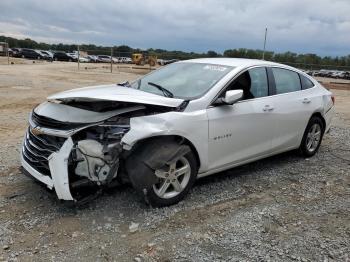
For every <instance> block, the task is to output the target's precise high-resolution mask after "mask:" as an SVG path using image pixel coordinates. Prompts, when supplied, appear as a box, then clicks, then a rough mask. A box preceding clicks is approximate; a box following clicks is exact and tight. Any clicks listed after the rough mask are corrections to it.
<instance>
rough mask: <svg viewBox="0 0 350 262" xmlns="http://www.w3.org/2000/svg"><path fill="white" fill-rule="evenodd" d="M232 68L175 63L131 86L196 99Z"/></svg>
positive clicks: (156, 92)
mask: <svg viewBox="0 0 350 262" xmlns="http://www.w3.org/2000/svg"><path fill="white" fill-rule="evenodd" d="M232 69H233V67H231V66H223V65H213V64H203V63H175V64H170V65H168V66H165V67H163V68H161V69H159V70H156V71H154V72H153V73H151V74H148V75H146V76H144V77H142V78H140V79H138V80H137V81H135V82H133V83H131V87H132V88H135V89H140V90H142V91H145V92H149V93H154V94H157V95H164V96H168V97H175V98H183V99H194V98H197V97H200V96H202V95H204V94H205V93H206V92H207V91H208V90H209V89H210V88H212V87H213V86H214V85H215V84H216V83H217V82H218V81H219V80H220V79H221V78H222V77H224V76H225V75H226V74H227V73H228V72H230V71H231V70H232ZM166 94H168V95H166ZM169 94H172V96H170V95H169Z"/></svg>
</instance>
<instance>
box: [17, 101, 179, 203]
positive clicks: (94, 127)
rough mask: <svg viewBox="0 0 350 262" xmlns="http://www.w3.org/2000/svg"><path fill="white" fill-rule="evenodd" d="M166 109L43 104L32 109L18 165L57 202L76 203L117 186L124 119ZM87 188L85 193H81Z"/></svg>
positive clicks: (122, 155) (89, 103) (112, 104)
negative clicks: (71, 201)
mask: <svg viewBox="0 0 350 262" xmlns="http://www.w3.org/2000/svg"><path fill="white" fill-rule="evenodd" d="M166 110H172V109H171V108H170V107H168V108H166V109H165V107H163V106H157V105H142V104H135V103H126V102H116V101H74V100H67V101H64V102H63V101H49V102H45V103H43V104H41V105H39V106H38V107H37V108H35V109H34V110H33V112H32V113H31V115H30V119H29V124H30V125H29V128H28V130H27V133H26V135H25V139H24V142H23V147H22V166H23V168H24V171H25V173H29V174H30V175H31V176H33V177H34V178H36V179H37V180H39V181H41V182H43V183H44V184H46V185H47V187H48V188H50V189H54V190H55V192H56V194H57V196H58V198H59V199H62V200H74V201H80V200H82V199H84V198H85V197H87V196H90V195H91V192H98V191H99V190H101V188H103V187H110V186H111V185H114V184H117V183H118V182H119V181H120V180H121V179H123V177H124V178H125V177H126V176H123V172H124V160H125V155H127V152H124V151H125V150H123V145H122V142H121V140H122V138H123V136H124V135H125V134H126V133H127V132H128V131H129V130H130V118H133V117H139V116H144V115H148V114H155V113H159V112H164V111H166ZM86 189H87V190H86Z"/></svg>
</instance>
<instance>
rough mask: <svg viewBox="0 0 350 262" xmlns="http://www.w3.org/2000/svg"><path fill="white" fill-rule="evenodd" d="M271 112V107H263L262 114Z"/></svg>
mask: <svg viewBox="0 0 350 262" xmlns="http://www.w3.org/2000/svg"><path fill="white" fill-rule="evenodd" d="M272 110H273V107H272V106H270V105H265V107H264V108H263V111H264V112H271V111H272Z"/></svg>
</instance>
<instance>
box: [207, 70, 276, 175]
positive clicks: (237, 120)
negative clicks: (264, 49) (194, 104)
mask: <svg viewBox="0 0 350 262" xmlns="http://www.w3.org/2000/svg"><path fill="white" fill-rule="evenodd" d="M243 75H245V76H244V78H245V80H244V81H240V77H243ZM268 87H269V85H268V78H267V72H266V68H264V67H257V68H253V69H250V70H248V71H246V72H244V73H243V74H241V75H240V76H239V77H238V78H236V80H235V81H234V82H232V83H231V84H230V85H229V86H228V87H227V88H226V89H225V91H224V92H223V95H224V94H225V93H226V91H227V90H233V89H243V93H244V95H243V98H242V100H241V101H238V102H236V103H235V104H233V105H217V106H212V107H210V108H208V109H207V114H208V120H209V141H208V146H209V149H208V150H209V152H208V156H209V169H216V168H222V167H225V166H229V165H234V164H236V163H237V164H238V163H241V162H245V161H248V160H254V159H257V158H260V157H262V156H265V155H268V154H270V153H271V145H272V139H273V134H274V127H275V119H274V116H273V103H272V102H273V101H272V99H271V98H270V97H269V88H268Z"/></svg>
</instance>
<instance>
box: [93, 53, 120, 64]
mask: <svg viewBox="0 0 350 262" xmlns="http://www.w3.org/2000/svg"><path fill="white" fill-rule="evenodd" d="M97 57H98V62H100V63H110V62H111V60H112V62H113V63H118V59H117V58H115V57H111V56H109V55H98V56H97Z"/></svg>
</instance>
